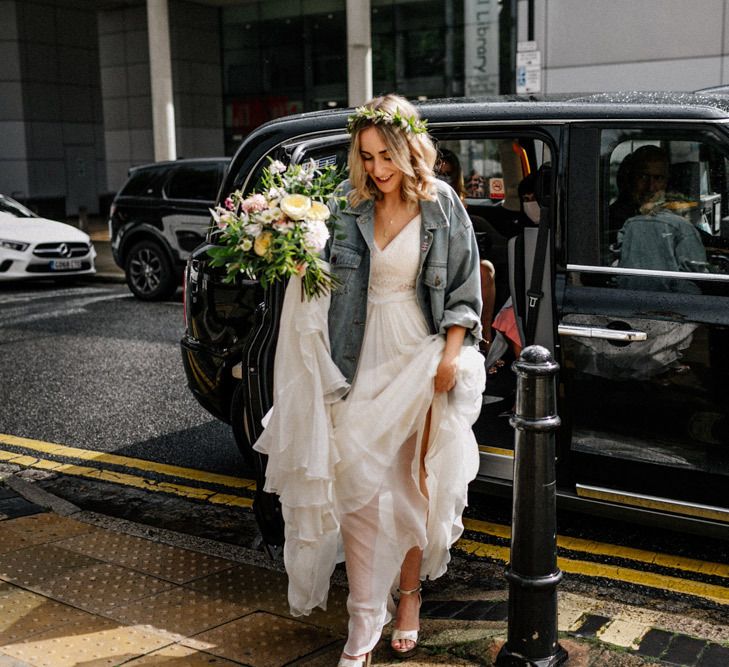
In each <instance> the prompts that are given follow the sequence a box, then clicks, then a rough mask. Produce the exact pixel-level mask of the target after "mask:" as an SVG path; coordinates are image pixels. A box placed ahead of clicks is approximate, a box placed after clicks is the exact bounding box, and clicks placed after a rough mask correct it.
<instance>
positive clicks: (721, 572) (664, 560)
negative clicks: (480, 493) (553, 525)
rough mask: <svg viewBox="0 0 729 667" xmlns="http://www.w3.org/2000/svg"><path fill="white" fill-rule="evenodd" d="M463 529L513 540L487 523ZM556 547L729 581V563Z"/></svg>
mask: <svg viewBox="0 0 729 667" xmlns="http://www.w3.org/2000/svg"><path fill="white" fill-rule="evenodd" d="M463 525H464V526H465V527H466V528H467V529H468V530H472V531H474V532H478V533H485V534H486V535H493V536H494V537H500V538H503V539H507V540H508V539H511V528H510V527H509V526H503V525H500V524H497V523H488V522H486V521H478V520H476V519H464V520H463ZM557 546H558V547H559V548H560V549H569V550H570V551H579V552H581V553H587V554H593V555H599V556H612V557H615V558H625V559H627V560H632V561H636V562H638V563H647V564H649V565H656V566H660V567H670V568H673V569H675V570H684V571H686V572H695V573H696V574H703V575H713V576H717V577H724V578H727V579H729V565H727V564H726V563H709V562H706V561H702V560H697V559H695V558H684V557H683V556H673V555H671V554H662V553H657V552H655V551H644V550H642V549H634V548H632V547H624V546H620V545H617V544H608V543H606V542H597V541H595V540H583V539H581V538H579V537H564V536H562V535H558V536H557Z"/></svg>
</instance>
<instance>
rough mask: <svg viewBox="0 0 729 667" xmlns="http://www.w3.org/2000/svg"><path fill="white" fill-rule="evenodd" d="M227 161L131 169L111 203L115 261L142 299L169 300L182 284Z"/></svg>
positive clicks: (182, 162) (193, 161) (204, 160)
mask: <svg viewBox="0 0 729 667" xmlns="http://www.w3.org/2000/svg"><path fill="white" fill-rule="evenodd" d="M228 162H229V159H228V158H222V157H221V158H201V159H189V160H176V161H174V162H156V163H154V164H147V165H142V166H139V167H133V168H131V169H130V170H129V178H128V179H127V182H126V183H125V184H124V187H123V188H122V189H121V190H119V192H118V193H117V195H116V197H115V198H114V201H113V203H112V205H111V210H110V214H109V224H110V229H111V247H112V252H113V254H114V261H115V262H116V263H117V264H118V265H119V266H120V267H121V268H122V269H124V273H125V275H126V279H127V284H128V285H129V289H130V290H131V291H132V292H133V293H134V295H135V296H137V297H138V298H140V299H144V300H147V301H154V300H158V299H165V298H167V297H169V296H171V295H172V294H174V292H175V290H176V289H177V288H178V287H179V286H180V283H181V280H182V271H183V268H184V266H185V262H186V261H187V258H188V257H189V256H190V252H191V251H192V250H193V249H194V248H195V247H196V246H198V245H200V242H201V241H203V240H204V239H205V234H206V232H207V229H208V225H209V223H210V212H209V210H208V209H209V208H210V207H211V206H213V204H214V203H215V200H216V198H217V196H218V190H219V189H220V184H221V182H222V180H223V174H224V173H225V168H226V166H227V165H228Z"/></svg>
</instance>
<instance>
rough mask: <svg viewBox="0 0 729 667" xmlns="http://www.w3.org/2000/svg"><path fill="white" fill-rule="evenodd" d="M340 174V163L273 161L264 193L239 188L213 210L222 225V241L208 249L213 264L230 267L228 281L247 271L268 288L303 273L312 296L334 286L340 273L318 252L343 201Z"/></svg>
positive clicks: (264, 180) (265, 173)
mask: <svg viewBox="0 0 729 667" xmlns="http://www.w3.org/2000/svg"><path fill="white" fill-rule="evenodd" d="M341 179H342V176H341V173H340V171H339V170H338V169H337V168H336V167H333V166H328V167H322V168H319V167H317V165H316V163H315V162H314V161H313V160H311V161H309V162H307V163H304V164H290V165H289V166H288V167H287V166H286V165H284V164H283V163H281V162H279V161H277V160H274V161H271V163H270V165H269V166H268V167H266V168H265V169H264V171H263V176H262V179H261V184H262V191H261V192H257V193H255V194H251V195H248V196H247V197H245V196H244V195H243V193H242V192H241V191H240V190H236V191H235V192H233V193H231V194H230V196H228V197H227V198H226V199H225V201H224V202H223V205H222V206H216V207H215V209H210V212H211V214H212V216H213V220H214V221H215V224H216V225H217V226H218V228H219V229H220V234H219V236H218V238H217V243H218V245H217V246H215V247H213V248H210V249H209V250H208V254H209V255H210V256H211V257H212V261H211V265H212V266H225V269H226V272H227V275H226V277H225V279H224V280H225V282H233V281H234V280H235V277H236V276H237V275H239V274H243V275H244V276H246V277H248V278H252V279H257V280H258V281H259V282H260V283H261V286H262V287H264V288H265V287H268V286H269V285H270V284H272V283H273V282H275V281H276V280H281V279H284V278H289V277H291V276H293V275H298V276H300V277H301V281H302V288H303V290H304V294H305V295H306V297H307V299H311V298H312V297H315V296H320V295H322V294H325V293H326V292H328V291H330V290H331V289H332V287H334V285H335V278H334V276H332V274H331V273H329V271H328V270H327V268H326V265H325V264H324V263H323V261H322V260H321V259H320V258H319V253H320V252H321V251H322V249H323V248H324V246H325V245H326V243H327V240H328V239H329V236H330V234H331V229H330V228H331V227H332V226H333V225H332V223H331V220H330V215H331V209H334V208H336V207H342V206H343V205H344V200H345V198H344V197H335V195H334V191H335V189H336V187H337V186H338V185H339V182H340V181H341ZM332 203H335V204H336V205H337V206H336V207H335V206H331V209H330V204H332Z"/></svg>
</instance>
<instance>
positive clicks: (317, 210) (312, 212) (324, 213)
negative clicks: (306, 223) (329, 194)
mask: <svg viewBox="0 0 729 667" xmlns="http://www.w3.org/2000/svg"><path fill="white" fill-rule="evenodd" d="M330 214H331V212H330V211H329V207H328V206H325V205H324V204H322V203H321V202H320V201H313V202H311V208H310V209H309V212H308V213H307V214H306V219H307V220H320V221H321V222H324V221H325V220H327V219H328V218H329V216H330Z"/></svg>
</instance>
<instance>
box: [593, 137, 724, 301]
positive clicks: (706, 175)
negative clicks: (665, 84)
mask: <svg viewBox="0 0 729 667" xmlns="http://www.w3.org/2000/svg"><path fill="white" fill-rule="evenodd" d="M602 164H603V184H604V187H603V189H602V192H603V194H602V202H601V210H602V213H603V217H602V219H603V224H602V231H601V235H600V238H601V247H600V254H601V257H602V263H603V265H604V266H613V267H619V268H623V269H642V270H648V271H651V272H653V274H651V275H645V274H644V275H636V274H635V272H634V274H633V275H630V276H622V277H621V278H620V279H619V280H618V282H619V284H620V285H621V286H623V287H628V288H631V289H646V290H658V291H679V292H692V291H698V288H697V287H696V285H695V284H693V283H691V281H689V280H688V279H683V278H680V277H678V278H677V277H675V276H671V277H661V276H660V275H654V274H655V272H672V273H675V272H686V273H713V274H725V273H726V274H729V201H727V199H728V196H727V192H728V190H727V177H728V174H729V161H728V160H727V157H726V156H725V155H724V153H723V152H722V151H721V150H720V149H719V148H718V147H717V146H716V145H715V143H714V142H713V141H712V139H711V137H708V136H707V137H704V136H699V137H690V136H686V133H685V132H683V133H682V134H678V133H673V134H669V133H665V132H664V133H662V134H661V135H657V134H649V133H647V132H637V131H619V130H608V131H605V132H603V136H602Z"/></svg>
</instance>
